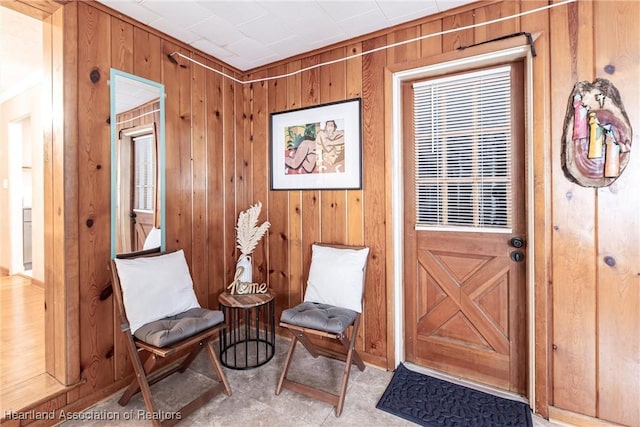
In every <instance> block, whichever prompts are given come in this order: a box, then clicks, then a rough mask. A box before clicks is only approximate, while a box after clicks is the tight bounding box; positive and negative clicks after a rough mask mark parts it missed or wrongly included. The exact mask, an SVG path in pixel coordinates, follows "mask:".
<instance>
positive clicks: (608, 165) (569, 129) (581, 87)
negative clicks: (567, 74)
mask: <svg viewBox="0 0 640 427" xmlns="http://www.w3.org/2000/svg"><path fill="white" fill-rule="evenodd" d="M631 138H632V131H631V125H630V123H629V117H628V116H627V113H626V111H625V109H624V106H623V105H622V100H621V98H620V94H619V92H618V90H617V89H616V88H615V86H614V85H613V84H612V83H611V82H609V81H608V80H606V79H596V80H595V81H594V82H593V83H590V82H578V83H576V84H575V86H574V87H573V92H572V93H571V96H570V97H569V102H568V104H567V114H566V116H565V120H564V132H563V135H562V168H563V170H564V172H565V175H566V176H567V178H569V179H570V180H571V181H573V182H575V183H577V184H579V185H582V186H583V187H606V186H608V185H611V183H613V182H614V181H615V180H616V179H617V178H618V177H619V176H620V174H622V172H623V171H624V169H625V168H626V167H627V164H628V163H629V157H630V155H631Z"/></svg>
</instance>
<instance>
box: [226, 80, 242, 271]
mask: <svg viewBox="0 0 640 427" xmlns="http://www.w3.org/2000/svg"><path fill="white" fill-rule="evenodd" d="M222 71H223V72H225V73H229V72H230V71H229V70H228V69H226V68H223V69H222ZM222 85H223V92H222V96H223V99H224V105H223V112H222V127H223V136H224V140H223V152H224V156H223V164H222V169H223V173H224V176H223V178H224V189H223V191H224V228H225V230H229V233H231V234H230V235H229V238H227V239H226V240H225V241H224V242H223V245H224V256H225V283H231V281H232V280H233V277H234V275H235V271H236V261H237V259H238V255H237V252H236V234H235V227H236V224H237V221H238V216H237V211H236V198H237V194H236V191H235V188H236V186H237V185H238V182H237V179H236V178H237V176H236V167H235V165H236V163H235V156H236V154H235V145H236V129H238V128H237V127H236V114H237V112H236V109H235V108H236V107H235V106H236V97H241V96H242V88H241V87H240V85H238V84H237V83H234V82H233V81H231V80H228V79H225V80H224V81H223V82H222ZM240 130H241V128H240ZM240 130H238V132H240ZM240 135H241V136H242V134H240Z"/></svg>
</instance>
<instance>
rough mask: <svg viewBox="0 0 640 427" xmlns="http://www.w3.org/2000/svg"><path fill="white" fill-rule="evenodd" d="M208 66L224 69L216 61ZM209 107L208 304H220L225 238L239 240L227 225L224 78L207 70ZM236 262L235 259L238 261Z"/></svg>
mask: <svg viewBox="0 0 640 427" xmlns="http://www.w3.org/2000/svg"><path fill="white" fill-rule="evenodd" d="M207 66H209V67H212V68H214V69H220V67H219V66H217V65H216V64H214V63H213V62H208V63H207ZM205 77H206V82H205V91H206V96H205V108H206V145H207V149H206V157H207V164H206V168H207V175H206V180H207V188H206V193H207V195H206V197H207V205H206V211H207V212H206V218H207V229H206V234H207V265H208V268H209V272H208V275H209V286H208V289H209V295H208V306H209V307H211V308H215V307H218V295H220V293H222V292H223V291H224V290H225V287H226V285H227V280H226V279H227V278H226V277H225V262H226V258H227V257H226V252H225V249H226V247H225V245H224V242H226V241H231V242H234V241H235V233H234V230H233V229H229V228H227V227H226V226H225V220H224V218H225V203H226V201H225V200H226V198H227V197H229V195H228V194H226V193H225V191H224V190H225V182H224V167H223V165H224V159H225V156H229V153H227V152H225V145H224V129H223V127H224V121H223V114H224V104H225V98H224V87H225V81H224V78H223V77H222V76H221V75H220V74H218V73H214V72H209V71H207V72H206V73H205ZM234 265H235V261H234Z"/></svg>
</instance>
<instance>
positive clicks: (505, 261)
mask: <svg viewBox="0 0 640 427" xmlns="http://www.w3.org/2000/svg"><path fill="white" fill-rule="evenodd" d="M523 92H524V88H523V67H522V64H521V63H514V64H507V65H505V66H501V67H494V68H492V69H485V70H474V71H473V72H467V73H460V74H458V75H454V76H446V77H438V78H434V79H430V80H425V81H421V82H410V83H406V84H405V86H404V88H403V111H404V112H405V113H404V119H403V120H404V123H403V126H404V130H405V131H404V138H405V147H407V151H405V156H404V158H405V165H404V166H405V168H404V170H405V176H404V182H405V184H404V185H405V202H404V208H405V219H404V229H405V239H404V241H405V243H404V254H405V263H404V295H405V297H404V307H405V318H404V321H405V337H404V339H405V358H406V360H407V361H408V362H411V363H415V364H417V365H421V366H424V367H428V368H432V369H436V370H439V371H443V372H446V373H449V374H453V375H456V376H461V377H464V378H467V379H471V380H475V381H479V382H482V383H485V384H488V385H492V386H496V387H499V388H502V389H505V390H510V391H513V392H516V393H520V394H525V393H526V387H527V376H526V373H527V339H526V320H527V310H526V291H525V290H526V262H525V260H526V238H527V236H526V218H525V213H526V211H525V186H524V183H525V161H524V149H523V146H524V98H523Z"/></svg>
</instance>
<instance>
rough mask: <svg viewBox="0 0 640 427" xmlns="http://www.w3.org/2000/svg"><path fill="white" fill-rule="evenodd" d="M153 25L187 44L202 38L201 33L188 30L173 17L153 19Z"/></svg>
mask: <svg viewBox="0 0 640 427" xmlns="http://www.w3.org/2000/svg"><path fill="white" fill-rule="evenodd" d="M153 27H154V28H156V29H158V30H160V31H162V32H163V33H165V34H169V35H170V36H172V37H175V38H176V39H178V40H181V41H183V42H185V43H187V44H191V43H193V42H194V41H196V40H198V39H201V38H202V37H200V36H199V35H197V34H195V33H193V32H191V31H189V30H186V29H185V28H184V27H182V26H180V25H178V24H176V23H175V21H173V20H171V19H166V18H162V19H158V20H156V21H153Z"/></svg>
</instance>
